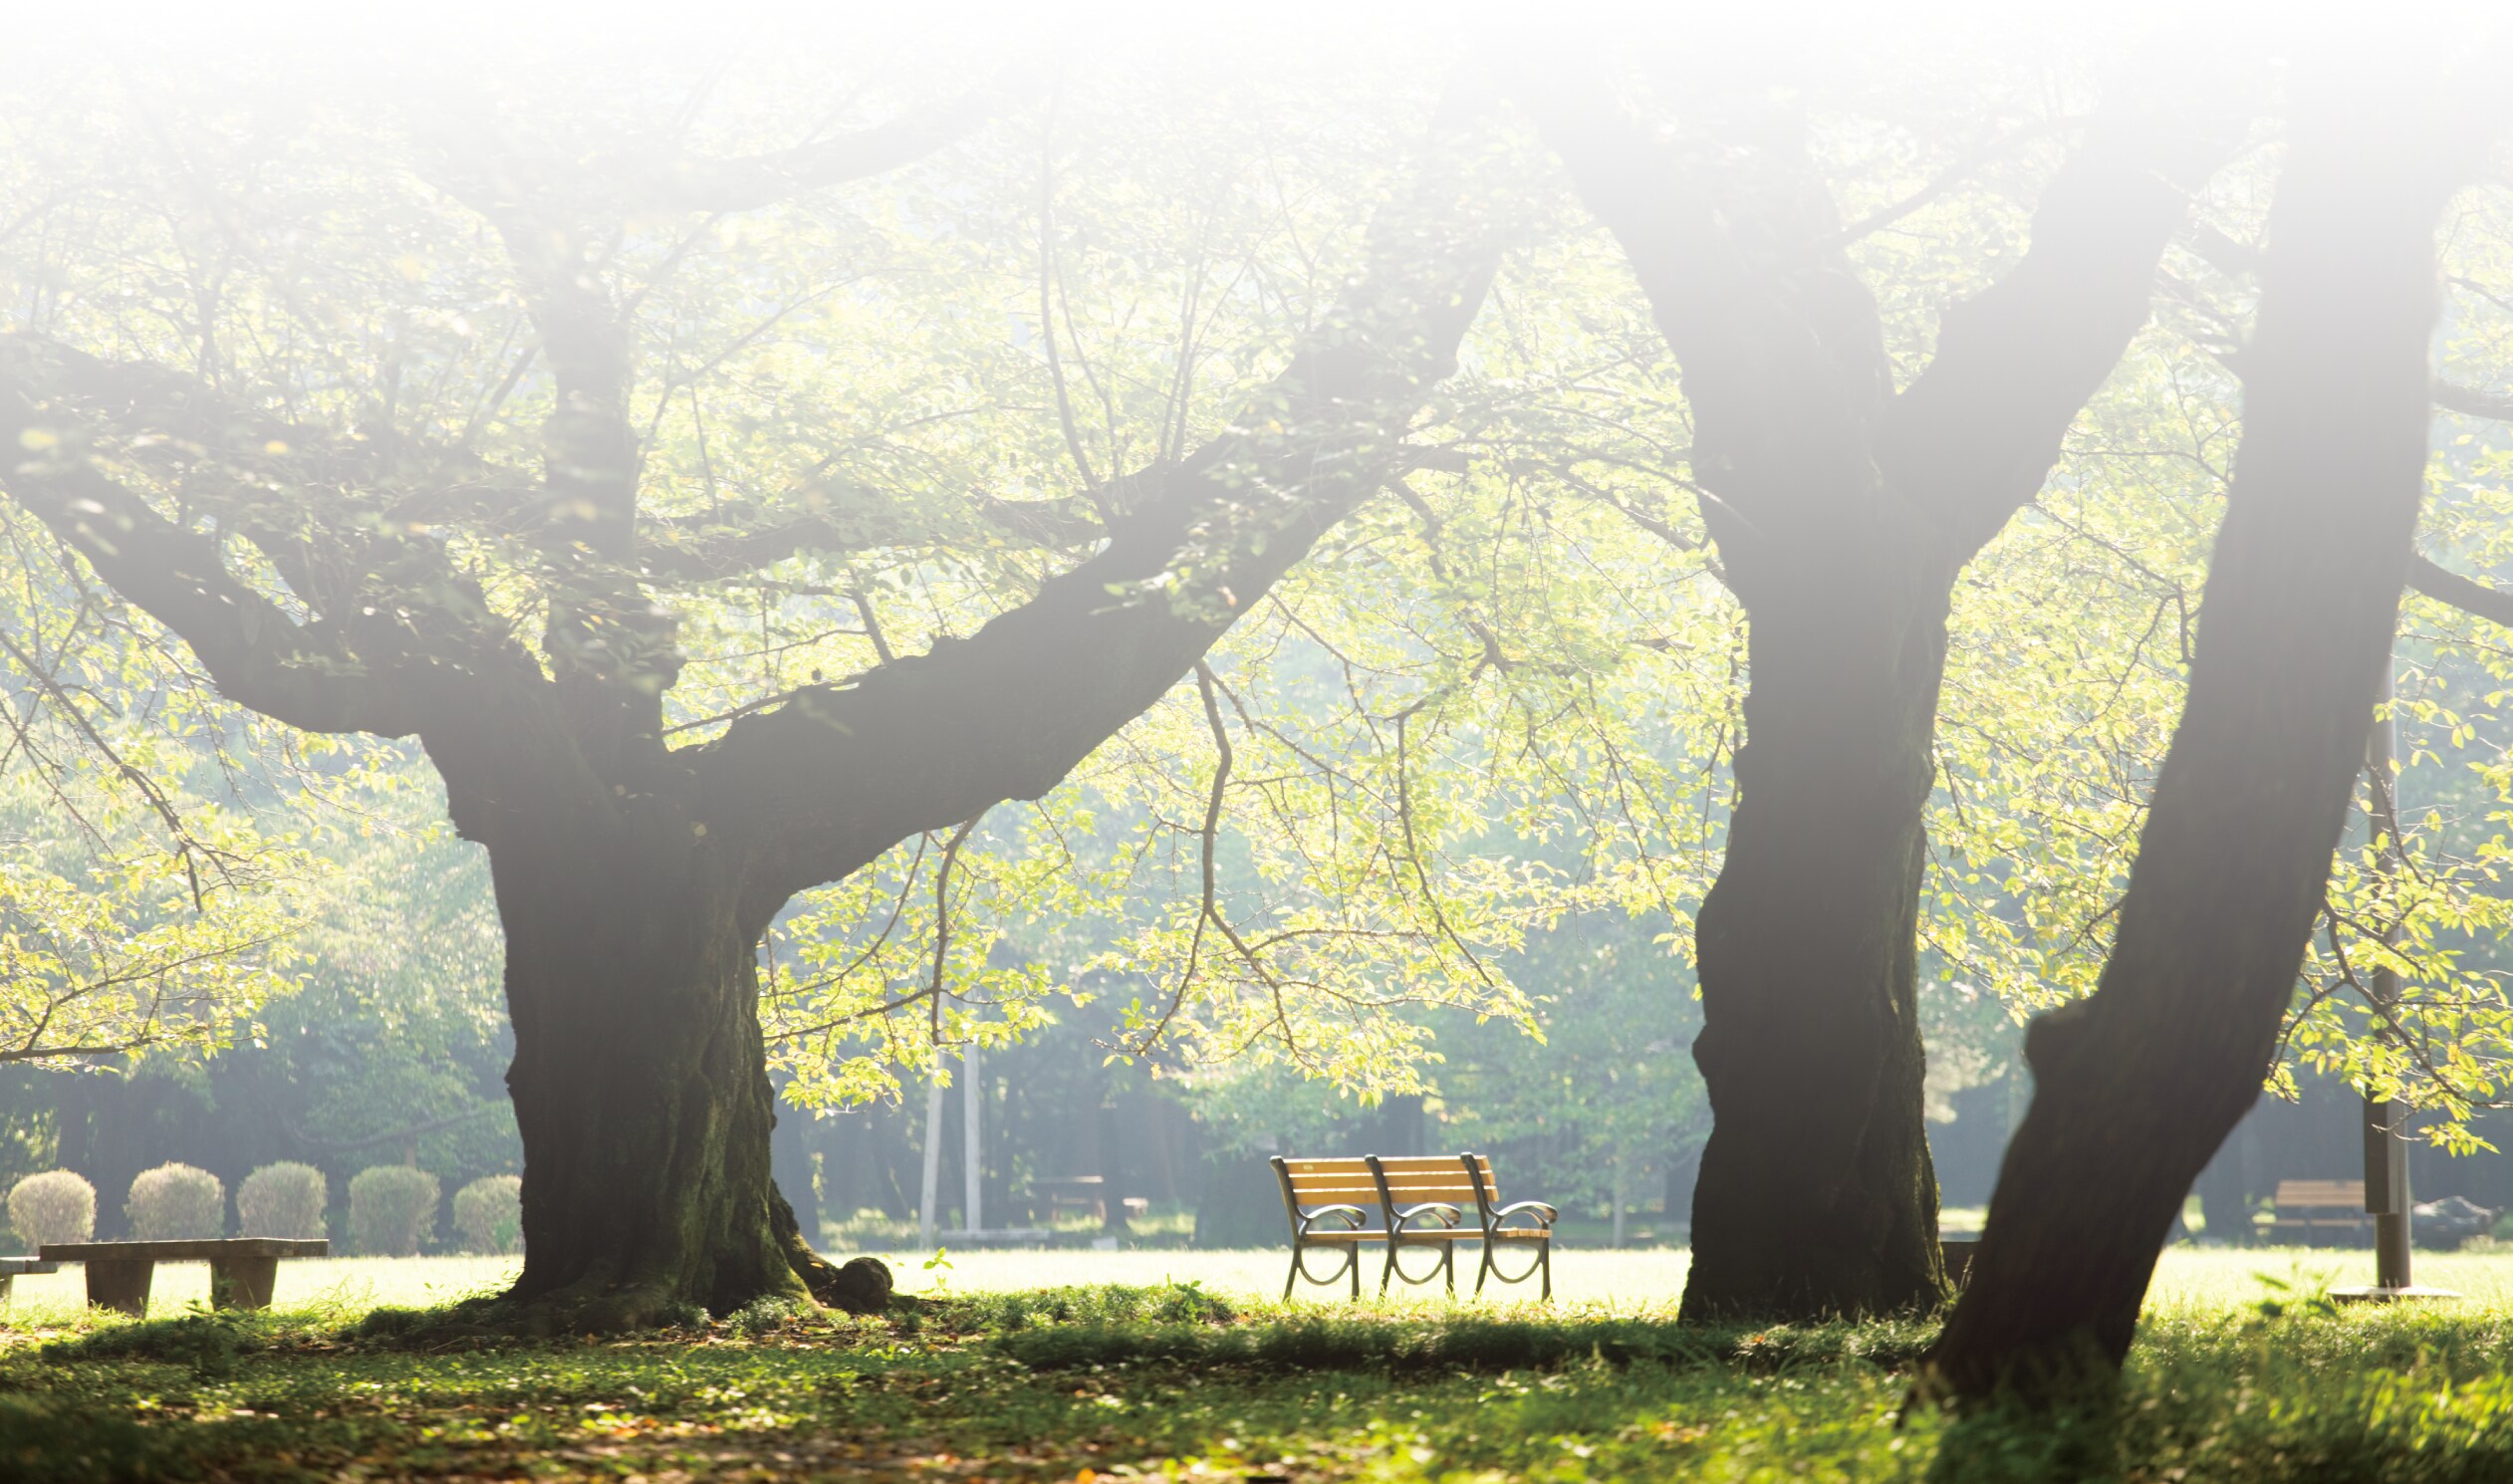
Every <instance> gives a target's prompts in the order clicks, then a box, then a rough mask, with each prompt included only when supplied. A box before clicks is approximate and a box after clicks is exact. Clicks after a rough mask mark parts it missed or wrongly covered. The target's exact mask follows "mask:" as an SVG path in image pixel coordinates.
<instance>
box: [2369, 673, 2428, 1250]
mask: <svg viewBox="0 0 2513 1484" xmlns="http://www.w3.org/2000/svg"><path fill="white" fill-rule="evenodd" d="M2394 684H2395V676H2394V666H2393V663H2392V661H2391V659H2390V656H2388V655H2385V656H2384V657H2383V690H2382V701H2381V705H2382V711H2381V712H2380V714H2378V715H2377V716H2376V717H2375V718H2374V729H2373V731H2372V732H2371V733H2369V734H2368V735H2367V737H2366V742H2365V771H2366V773H2367V775H2368V776H2369V779H2370V781H2371V784H2372V787H2371V788H2370V789H2369V790H2368V796H2367V802H2368V803H2369V804H2370V805H2371V806H2372V818H2371V819H2369V820H2368V821H2367V822H2366V823H2367V828H2369V829H2370V830H2372V831H2373V832H2374V833H2375V834H2377V835H2380V836H2382V837H2384V839H2385V844H2384V847H2383V848H2382V849H2381V850H2378V851H2376V852H2375V853H2374V872H2375V875H2376V876H2377V877H2378V878H2379V879H2382V880H2385V881H2387V880H2388V879H2389V878H2390V875H2391V870H2392V863H2393V862H2394V861H2396V860H2397V858H2398V853H2399V809H2398V801H2397V799H2396V798H2395V797H2394V796H2393V794H2392V784H2393V779H2392V772H2391V770H2392V767H2393V762H2394V760H2395V759H2396V758H2397V757H2398V756H2399V723H2398V722H2397V721H2396V720H2394V719H2393V718H2392V716H2391V704H2390V703H2391V697H2392V695H2393V694H2394V691H2393V686H2394ZM2385 941H2386V942H2387V943H2388V944H2389V945H2390V946H2393V947H2396V946H2397V945H2398V941H2399V934H2398V929H2397V928H2392V929H2391V930H2390V931H2389V932H2388V933H2387V935H2386V937H2385ZM2370 987H2371V989H2372V990H2373V995H2374V998H2375V1000H2376V1001H2378V1002H2379V1003H2382V1004H2386V1005H2387V1004H2389V1003H2391V1002H2392V1001H2394V1000H2396V999H2398V998H2399V976H2398V975H2397V974H2396V973H2394V972H2392V971H2391V969H2390V968H2389V967H2388V966H2387V965H2385V966H2382V967H2378V968H2376V969H2375V970H2374V982H2373V984H2372V985H2371V986H2370ZM2365 1209H2366V1210H2368V1211H2370V1212H2372V1213H2373V1217H2374V1284H2375V1286H2376V1287H2377V1288H2389V1289H2401V1288H2408V1287H2410V1286H2412V1285H2413V1284H2414V1283H2415V1281H2416V1280H2415V1278H2414V1276H2413V1275H2412V1274H2411V1273H2410V1271H2409V1262H2410V1259H2409V1255H2408V1253H2409V1249H2408V1150H2407V1148H2406V1147H2405V1146H2404V1143H2403V1141H2402V1140H2401V1139H2400V1137H2399V1130H2398V1127H2397V1125H2396V1122H2395V1120H2394V1119H2393V1118H2392V1116H2391V1110H2390V1105H2389V1104H2388V1103H2387V1102H2376V1101H2375V1100H2374V1099H2371V1098H2368V1099H2366V1100H2365Z"/></svg>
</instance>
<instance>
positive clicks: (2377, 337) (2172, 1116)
mask: <svg viewBox="0 0 2513 1484" xmlns="http://www.w3.org/2000/svg"><path fill="white" fill-rule="evenodd" d="M2349 96H2350V97H2355V96H2357V95H2356V94H2355V93H2354V92H2353V91H2352V92H2351V93H2350V95H2349ZM2334 112H2335V113H2337V114H2338V115H2340V116H2341V117H2337V118H2321V119H2313V120H2308V121H2305V122H2303V123H2302V124H2299V125H2298V126H2297V127H2296V128H2295V129H2294V131H2293V135H2292V142H2291V143H2290V144H2289V146H2288V153H2287V165H2286V170H2285V175H2284V178H2283V179H2282V180H2281V182H2280V184H2279V187H2278V199H2277V202H2276V207H2275V210H2274V213H2273V215H2272V218H2271V223H2270V228H2271V230H2270V245H2269V248H2268V256H2267V258H2266V260H2265V263H2264V267H2263V271H2262V281H2261V297H2260V309H2259V316H2258V324H2257V328H2256V331H2255V333H2254V336H2253V344H2252V347H2251V349H2250V351H2249V353H2248V354H2247V355H2246V356H2245V357H2244V358H2243V362H2242V364H2243V365H2244V367H2245V368H2246V374H2245V395H2244V428H2243V442H2242V451H2241V455H2240V459H2239V463H2238V465H2237V470H2236V474H2235V478H2234V483H2233V488H2232V490H2231V492H2230V495H2229V498H2228V502H2227V507H2226V515H2225V523H2224V526H2223V528H2222V529H2221V530H2220V531H2219V533H2218V535H2217V540H2216V550H2215V554H2214V559H2213V561H2212V562H2211V564H2210V567H2209V571H2208V580H2207V590H2206V603H2205V608H2204V611H2203V618H2202V620H2201V623H2200V627H2199V638H2198V645H2197V649H2196V653H2195V655H2194V658H2193V661H2192V665H2191V676H2190V691H2189V699H2188V702H2187V703H2186V705H2185V707H2184V709H2183V712H2182V717H2181V724H2180V726H2179V728H2178V729H2177V730H2176V731H2175V732H2174V734H2173V739H2172V747H2171V750H2170V752H2169V753H2168V754H2167V756H2166V758H2165V761H2164V765H2163V769H2162V771H2161V773H2160V774H2159V775H2158V777H2157V779H2156V784H2155V791H2154V798H2153V804H2152V808H2151V809H2150V811H2149V813H2148V815H2147V820H2146V826H2145V830H2144V832H2143V834H2142V836H2141V838H2140V841H2139V848H2138V855H2137V864H2136V868H2135V869H2134V871H2133V872H2132V874H2131V877H2130V885H2129V890H2128V893H2127V894H2126V896H2125V897H2124V898H2123V901H2122V907H2121V918H2120V934H2119V938H2118V940H2117V942H2116V944H2115V946H2114V948H2113V951H2112V956H2111V959H2110V961H2109V962H2107V963H2106V964H2105V966H2104V973H2103V979H2102V983H2101V986H2100V988H2099V989H2098V990H2097V991H2096V993H2095V994H2094V995H2093V996H2092V997H2091V998H2089V999H2087V1000H2084V1001H2081V1002H2080V1003H2078V1004H2075V1005H2072V1006H2069V1007H2067V1008H2066V1009H2063V1010H2061V1011H2058V1012H2055V1013H2053V1014H2050V1015H2046V1016H2044V1017H2042V1018H2041V1019H2040V1020H2038V1021H2036V1022H2035V1023H2034V1026H2033V1028H2032V1030H2031V1032H2030V1033H2029V1035H2028V1036H2027V1038H2026V1055H2027V1057H2028V1059H2029V1060H2030V1061H2031V1063H2032V1066H2033V1070H2034V1076H2035V1092H2034V1100H2033V1107H2032V1111H2031V1112H2030V1113H2028V1114H2027V1115H2026V1117H2025V1121H2024V1124H2023V1126H2022V1127H2020V1128H2019V1129H2018V1130H2017V1132H2016V1136H2015V1138H2014V1139H2013V1140H2012V1141H2011V1142H2010V1143H2009V1144H2008V1147H2007V1155H2006V1159H2005V1161H2004V1163H2003V1164H2002V1166H2001V1168H2000V1171H1999V1179H1998V1188H1997V1192H1996V1194H1995V1195H1994V1196H1993V1198H1992V1200H1991V1204H1990V1214H1989V1223H1988V1227H1987V1230H1986V1231H1985V1233H1984V1235H1983V1241H1982V1244H1981V1248H1980V1251H1979V1253H1978V1254H1977V1255H1976V1256H1975V1258H1974V1259H1973V1264H1972V1270H1971V1276H1970V1280H1969V1283H1968V1285H1967V1287H1966V1289H1965V1291H1964V1294H1963V1297H1962V1301H1961V1302H1960V1303H1959V1304H1958V1305H1957V1306H1956V1308H1955V1311H1954V1314H1953V1316H1952V1318H1951V1319H1950V1320H1949V1322H1948V1324H1947V1326H1946V1330H1945V1333H1944V1335H1943V1336H1942V1337H1941V1339H1940V1340H1939V1342H1938V1345H1937V1347H1936V1349H1935V1351H1934V1353H1933V1355H1932V1356H1931V1358H1930V1362H1929V1364H1930V1377H1929V1381H1928V1384H1930V1385H1931V1386H1935V1387H1940V1388H1943V1389H1946V1390H1950V1391H1952V1392H1955V1393H1958V1394H1980V1393H1983V1392H1986V1391H1988V1390H1990V1389H1992V1388H1994V1387H1995V1386H1997V1385H1999V1384H2000V1383H2001V1382H2002V1381H2006V1380H2014V1381H2017V1382H2019V1383H2022V1384H2025V1385H2027V1386H2028V1387H2036V1386H2040V1385H2043V1384H2047V1383H2050V1382H2053V1381H2055V1380H2057V1379H2059V1378H2062V1377H2065V1376H2068V1375H2070V1374H2072V1373H2077V1372H2080V1371H2082V1370H2084V1369H2086V1368H2087V1367H2088V1366H2089V1364H2091V1365H2092V1366H2093V1367H2094V1368H2095V1369H2096V1370H2097V1371H2098V1372H2100V1370H2101V1369H2103V1368H2104V1367H2105V1366H2107V1365H2117V1364H2119V1362H2120V1361H2121V1360H2122V1359H2123V1357H2124V1356H2125V1355H2126V1354H2127V1353H2128V1350H2129V1346H2130V1341H2131V1338H2132V1335H2133V1333H2134V1331H2135V1329H2136V1322H2137V1313H2138V1308H2139V1305H2140V1303H2141V1302H2142V1301H2143V1299H2144V1296H2145V1292H2146V1285H2147V1281H2148V1279H2149V1278H2150V1277H2151V1276H2152V1273H2153V1269H2154V1264H2155V1258H2156V1254H2157V1252H2158V1251H2159V1250H2160V1249H2161V1246H2162V1244H2163V1241H2164V1238H2165V1235H2166V1233H2167V1232H2168V1231H2169V1230H2170V1228H2171V1226H2172V1221H2173V1216H2174V1213H2175V1212H2176V1211H2178V1210H2179V1209H2180V1206H2181V1202H2182V1200H2183V1198H2184V1197H2185V1195H2186V1194H2187V1193H2188V1191H2189V1189H2190V1183H2191V1181H2192V1180H2193V1179H2195V1178H2196V1177H2197V1175H2198V1173H2199V1171H2200V1170H2201V1169H2202V1168H2203V1167H2204V1166H2205V1165H2206V1163H2207V1161H2208V1157H2209V1155H2210V1154H2212V1153H2213V1152H2214V1151H2215V1149H2216V1147H2217V1145H2218V1144H2219V1143H2220V1142H2221V1141H2222V1140H2223V1139H2224V1137H2225V1135H2226V1133H2227V1132H2229V1131H2230V1130H2231V1129H2232V1128H2233V1127H2234V1125H2235V1124H2236V1123H2237V1122H2238V1121H2239V1120H2240V1119H2241V1117H2242V1115H2243V1113H2244V1112H2245V1111H2246V1110H2247V1109H2249V1108H2250V1107H2251V1105H2252V1102H2253V1101H2254V1100H2255V1099H2256V1098H2257V1097H2258V1096H2259V1092H2260V1085H2261V1080H2262V1078H2263V1077H2264V1076H2265V1075H2266V1073H2267V1071H2268V1069H2269V1062H2270V1058H2271V1056H2272V1054H2273V1051H2274V1048H2275V1045H2276V1040H2277V1033H2278V1027H2279V1024H2280V1021H2281V1019H2282V1017H2283V1016H2284V1014H2285V1012H2286V1009H2287V1007H2288V1005H2289V1004H2290V1003H2291V1001H2292V998H2293V996H2294V992H2295V982H2296V975H2297V973H2298V971H2299V969H2300V968H2301V965H2302V961H2303V955H2304V948H2305V943H2306V938H2307V935H2308V934H2309V933H2310V931H2311V930H2312V926H2313V921H2314V918H2315V915H2316V913H2317V911H2318V908H2319V904H2320V901H2321V895H2322V891H2323V889H2324V887H2325V885H2326V884H2327V881H2328V878H2329V873H2330V864H2331V858H2332V853H2333V852H2334V851H2335V849H2336V848H2337V846H2338V843H2339V836H2340V832H2341V830H2342V828H2343V827H2344V825H2345V821H2346V814H2347V809H2348V803H2349V798H2350V795H2351V792H2352V790H2353V787H2354V783H2355V780H2356V777H2357V774H2358V770H2359V769H2360V768H2361V767H2362V765H2363V761H2364V757H2365V740H2366V734H2367V730H2368V727H2369V726H2370V724H2371V719H2372V715H2373V708H2374V703H2375V699H2376V697H2377V695H2378V693H2379V690H2380V685H2381V677H2382V673H2383V667H2384V664H2385V662H2386V657H2387V654H2388V652H2389V647H2390V641H2391V632H2392V628H2393V626H2394V624H2395V622H2396V620H2397V609H2398V600H2399V591H2400V587H2401V583H2402V581H2403V579H2404V577H2405V575H2406V571H2407V562H2408V553H2409V541H2410V537H2411V535H2412V534H2413V531H2414V528H2415V525H2416V512H2417V503H2418V497H2419V494H2420V492H2421V489H2422V483H2423V479H2424V469H2425V461H2426V433H2427V422H2428V410H2427V343H2428V336H2429V335H2430V333H2431V330H2432V327H2433V323H2434V315H2435V277H2434V252H2433V226H2434V220H2435V215H2436V213H2437V211H2438V210H2439V209H2440V207H2441V205H2442V203H2443V201H2444V200H2445V199H2446V198H2447V196H2448V194H2449V189H2450V185H2451V182H2452V181H2453V179H2454V178H2455V172H2454V170H2453V169H2452V168H2451V166H2450V165H2449V164H2448V163H2447V162H2446V158H2445V157H2446V156H2449V155H2451V154H2455V153H2457V152H2458V151H2457V150H2455V149H2451V148H2443V149H2438V148H2437V147H2436V146H2437V144H2438V143H2440V142H2441V141H2440V139H2439V138H2438V137H2437V136H2436V135H2435V134H2432V133H2429V134H2427V135H2426V136H2424V137H2405V138H2403V136H2402V134H2400V133H2397V132H2394V130H2397V129H2398V128H2399V126H2400V125H2399V119H2400V118H2402V117H2405V118H2409V119H2417V118H2420V117H2423V118H2424V119H2425V120H2426V121H2427V122H2428V123H2429V124H2430V123H2431V114H2432V111H2431V109H2430V108H2426V107H2421V106H2418V105H2416V104H2414V103H2413V102H2411V101H2410V100H2408V99H2407V98H2406V96H2405V95H2404V94H2401V95H2392V96H2390V97H2388V98H2386V99H2379V100H2375V101H2372V102H2369V104H2368V105H2366V106H2365V107H2361V108H2348V109H2341V110H2336V111H2334ZM2410 132H2411V133H2413V132H2415V131H2414V130H2410Z"/></svg>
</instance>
